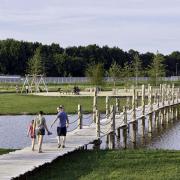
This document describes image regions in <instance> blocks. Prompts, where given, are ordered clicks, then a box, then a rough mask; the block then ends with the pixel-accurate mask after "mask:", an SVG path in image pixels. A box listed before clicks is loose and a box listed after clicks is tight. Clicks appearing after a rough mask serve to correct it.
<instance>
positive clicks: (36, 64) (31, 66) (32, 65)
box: [27, 47, 44, 75]
mask: <svg viewBox="0 0 180 180" xmlns="http://www.w3.org/2000/svg"><path fill="white" fill-rule="evenodd" d="M27 72H28V74H32V75H33V74H35V75H40V74H43V73H44V67H43V64H42V57H41V50H40V48H39V47H38V48H37V49H36V51H35V53H34V56H33V57H32V58H31V59H30V60H29V61H28V70H27Z"/></svg>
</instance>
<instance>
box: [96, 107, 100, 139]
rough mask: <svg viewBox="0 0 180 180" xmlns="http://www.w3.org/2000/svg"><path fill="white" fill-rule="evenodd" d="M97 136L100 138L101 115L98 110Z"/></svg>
mask: <svg viewBox="0 0 180 180" xmlns="http://www.w3.org/2000/svg"><path fill="white" fill-rule="evenodd" d="M96 136H97V137H98V138H100V115H99V112H98V110H96Z"/></svg>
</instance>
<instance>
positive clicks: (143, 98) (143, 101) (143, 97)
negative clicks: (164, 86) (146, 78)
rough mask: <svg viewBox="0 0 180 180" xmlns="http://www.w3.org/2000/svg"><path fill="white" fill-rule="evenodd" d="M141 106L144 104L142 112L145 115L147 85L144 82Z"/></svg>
mask: <svg viewBox="0 0 180 180" xmlns="http://www.w3.org/2000/svg"><path fill="white" fill-rule="evenodd" d="M141 97H142V99H141V106H142V114H143V115H144V113H145V86H144V84H143V85H142V95H141Z"/></svg>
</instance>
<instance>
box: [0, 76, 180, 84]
mask: <svg viewBox="0 0 180 180" xmlns="http://www.w3.org/2000/svg"><path fill="white" fill-rule="evenodd" d="M44 79H45V82H46V83H52V84H63V83H85V82H88V81H89V80H88V78H87V77H44ZM149 79H150V78H149V77H138V78H137V81H148V80H149ZM24 80H25V77H21V76H0V83H23V82H24ZM122 80H123V78H122V79H121V80H120V81H122ZM126 80H127V79H126ZM129 80H131V81H135V80H136V78H135V77H130V78H129ZM161 80H163V81H179V80H180V76H170V77H162V78H161ZM105 81H107V82H112V81H113V78H111V77H106V78H105Z"/></svg>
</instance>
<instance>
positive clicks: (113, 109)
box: [109, 105, 116, 149]
mask: <svg viewBox="0 0 180 180" xmlns="http://www.w3.org/2000/svg"><path fill="white" fill-rule="evenodd" d="M110 109H111V112H112V113H111V133H110V134H109V135H110V140H109V143H110V146H109V147H110V149H113V148H115V133H116V125H115V107H114V106H113V105H112V106H111V107H110Z"/></svg>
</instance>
